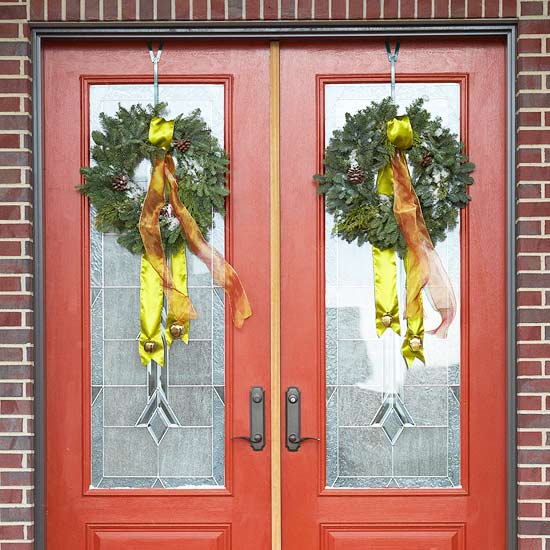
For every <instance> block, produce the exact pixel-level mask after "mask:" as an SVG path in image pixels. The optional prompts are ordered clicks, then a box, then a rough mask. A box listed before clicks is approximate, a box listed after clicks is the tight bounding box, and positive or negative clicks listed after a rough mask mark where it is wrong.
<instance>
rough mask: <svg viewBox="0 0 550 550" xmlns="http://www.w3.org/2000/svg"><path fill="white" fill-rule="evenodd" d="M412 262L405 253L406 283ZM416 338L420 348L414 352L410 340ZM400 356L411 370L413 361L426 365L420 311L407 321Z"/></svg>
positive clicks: (422, 320) (422, 318) (422, 321)
mask: <svg viewBox="0 0 550 550" xmlns="http://www.w3.org/2000/svg"><path fill="white" fill-rule="evenodd" d="M413 262H414V260H412V258H411V255H410V254H409V253H408V252H407V254H406V255H405V259H404V264H405V273H406V277H407V282H408V281H409V277H410V276H411V270H412V269H414V268H413ZM419 301H420V308H422V295H420V296H419ZM413 338H418V339H419V340H420V348H419V349H418V350H417V351H415V350H414V349H413V348H412V347H411V339H413ZM401 354H402V355H403V358H404V359H405V361H406V363H407V367H409V368H411V367H412V365H413V363H414V360H415V359H418V360H419V361H422V363H424V364H426V359H425V357H424V313H423V311H421V314H420V315H416V316H414V317H409V318H408V319H407V332H406V334H405V339H404V340H403V345H402V346H401Z"/></svg>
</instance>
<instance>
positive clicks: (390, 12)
mask: <svg viewBox="0 0 550 550" xmlns="http://www.w3.org/2000/svg"><path fill="white" fill-rule="evenodd" d="M343 3H344V2H343ZM333 5H334V3H333ZM397 7H398V0H384V19H397ZM333 9H334V8H333Z"/></svg>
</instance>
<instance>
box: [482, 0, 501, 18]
mask: <svg viewBox="0 0 550 550" xmlns="http://www.w3.org/2000/svg"><path fill="white" fill-rule="evenodd" d="M498 16H499V0H485V17H495V18H496V17H498Z"/></svg>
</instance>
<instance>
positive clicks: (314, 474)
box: [43, 40, 506, 550]
mask: <svg viewBox="0 0 550 550" xmlns="http://www.w3.org/2000/svg"><path fill="white" fill-rule="evenodd" d="M279 55H280V59H279ZM270 56H271V57H270ZM274 56H275V57H276V59H275V58H274ZM43 59H44V69H43V79H44V82H43V84H44V138H45V146H44V237H45V239H44V242H45V265H44V271H43V275H44V278H45V285H44V286H45V288H46V292H45V306H46V327H45V341H46V362H45V367H46V393H47V395H46V447H47V448H46V484H47V495H46V496H47V498H46V505H47V516H46V532H47V547H48V548H49V549H55V550H58V549H59V550H64V549H67V550H75V549H93V550H122V549H130V548H131V549H132V550H152V549H153V548H155V549H159V550H172V549H178V550H179V549H181V548H185V549H189V550H195V549H196V550H210V549H216V550H219V549H222V548H223V549H229V548H234V549H239V550H241V549H249V548H253V549H258V550H264V549H265V550H267V549H268V548H271V547H272V540H273V541H275V546H274V547H275V548H277V542H276V541H277V540H278V539H279V535H278V532H277V529H278V520H279V513H280V511H281V510H282V545H281V547H282V549H283V550H294V549H296V550H298V549H300V550H304V549H306V550H309V549H311V550H314V549H315V550H317V549H319V548H320V549H326V550H329V549H331V550H358V549H359V548H361V549H363V548H366V549H368V550H382V549H384V550H402V549H403V548H411V549H414V550H464V549H466V548H467V549H475V550H477V549H478V548H487V549H490V550H493V549H494V550H500V549H503V548H504V547H505V532H506V528H505V507H506V475H505V474H506V465H505V458H504V457H505V456H506V452H505V432H506V426H505V423H506V414H505V411H506V407H505V371H506V369H505V359H506V357H505V351H504V350H505V341H504V338H505V336H504V335H505V315H506V311H505V302H506V296H505V294H506V281H505V258H506V250H505V242H506V241H505V206H506V204H505V203H506V193H505V128H506V119H505V116H506V113H505V97H506V82H505V47H504V45H503V44H501V43H500V42H498V41H489V40H487V41H477V42H470V43H467V44H466V43H463V42H458V41H456V42H455V41H449V40H447V41H443V40H441V41H431V42H430V43H429V44H426V43H420V42H415V41H405V40H404V41H402V45H401V52H400V55H399V60H398V65H397V75H398V82H397V99H398V101H399V102H400V103H401V104H402V105H403V106H405V105H406V104H407V103H408V102H409V101H410V100H411V99H414V98H416V97H424V98H425V99H426V100H427V108H428V109H429V110H430V111H432V112H433V113H434V114H437V115H440V116H441V117H442V119H443V122H444V124H445V125H447V126H449V127H450V128H451V129H454V131H456V132H457V133H460V135H461V137H462V139H463V140H464V141H465V143H466V146H467V149H468V152H469V155H470V157H471V159H472V161H473V162H475V164H476V171H475V173H474V177H475V180H476V184H475V186H473V187H472V189H471V194H472V199H473V200H472V202H471V203H470V205H469V206H468V208H467V209H466V210H465V211H463V213H462V216H461V221H460V229H459V231H455V232H454V233H452V234H450V235H449V237H448V239H447V241H446V243H443V245H442V246H440V247H438V251H439V252H440V255H441V257H442V258H443V260H444V264H445V266H446V267H447V270H448V272H449V275H450V278H451V281H452V283H453V285H454V287H455V293H456V294H457V297H458V304H459V314H458V316H457V318H456V320H455V322H454V324H453V326H452V328H451V330H450V333H449V337H448V338H447V340H441V341H438V342H436V341H431V340H430V339H429V337H427V338H426V342H425V345H426V355H427V365H426V366H422V365H414V366H413V368H412V369H411V370H410V371H407V370H406V369H405V368H404V367H403V365H402V363H401V361H402V360H401V359H400V358H399V354H398V353H396V349H395V342H392V341H391V340H389V339H388V338H382V339H380V340H379V339H377V338H373V337H372V325H373V323H374V318H373V315H372V308H373V299H372V281H371V280H370V279H369V277H372V273H371V274H370V275H369V270H370V272H372V258H371V257H370V255H369V254H370V251H369V248H368V247H356V246H354V245H346V244H344V243H342V242H340V241H339V240H338V239H337V238H336V237H334V236H332V235H331V232H330V224H331V220H330V218H329V217H328V216H326V214H325V210H324V203H323V200H322V199H321V198H319V196H318V195H317V192H316V188H315V184H314V183H313V179H312V176H313V174H315V173H318V172H319V171H321V170H322V157H323V151H324V147H325V144H326V143H327V142H328V140H329V139H330V136H331V135H332V132H333V131H334V130H335V129H338V128H339V127H341V126H342V124H343V121H344V120H345V114H346V113H348V112H349V113H354V112H356V111H357V110H359V109H361V108H363V107H365V106H367V105H368V104H369V103H370V102H371V101H373V100H379V99H381V98H383V97H385V96H387V95H388V94H389V84H388V75H389V64H388V61H387V57H386V53H385V51H384V48H383V44H382V43H381V42H380V41H378V40H376V41H371V42H369V41H365V40H361V41H355V40H354V41H349V42H337V41H331V42H322V43H321V42H313V41H311V42H282V43H281V45H280V50H279V49H278V48H277V47H276V46H274V47H272V48H271V52H270V46H269V44H261V43H252V44H251V43H245V42H237V41H236V42H233V43H230V42H225V43H223V44H221V43H203V42H192V41H184V42H170V41H167V43H166V45H165V49H164V53H163V57H162V58H161V63H160V84H161V90H160V99H161V101H162V100H166V101H168V103H169V104H170V105H171V108H172V109H173V111H172V114H174V115H175V114H179V113H188V112H190V111H191V110H192V109H195V108H197V107H198V108H200V109H201V113H202V115H203V116H204V118H205V120H206V122H207V123H208V124H209V125H210V127H211V128H212V131H213V133H214V134H215V135H216V136H217V137H218V140H219V141H220V143H221V144H222V145H223V146H224V148H225V149H226V150H227V151H228V154H229V157H230V161H231V166H230V168H231V173H230V181H229V187H230V190H231V194H230V197H229V199H228V202H227V215H226V217H225V222H222V220H218V224H217V233H213V237H212V238H213V239H214V241H215V242H216V243H217V246H218V248H220V247H221V248H224V249H225V256H226V257H227V258H228V259H229V260H230V262H231V264H232V265H233V266H234V267H235V268H236V270H237V271H238V273H239V276H240V278H241V280H242V281H243V284H244V286H245V288H246V291H247V293H248V296H249V298H250V302H251V304H252V308H253V316H252V317H251V318H250V319H248V320H247V322H246V323H245V326H244V328H243V329H242V330H237V329H234V328H233V325H232V324H231V323H230V322H229V316H228V315H226V314H225V310H224V307H223V305H222V306H221V307H220V303H221V302H219V301H217V298H216V291H217V289H215V288H214V285H213V284H212V282H211V281H210V279H209V278H208V274H207V273H206V272H205V271H204V270H203V269H202V268H201V266H200V265H199V264H197V263H196V262H194V261H193V260H192V259H191V260H190V263H189V288H190V295H191V297H192V298H193V302H194V304H195V305H196V307H197V308H199V314H200V315H201V318H200V320H199V321H198V324H195V327H196V328H195V329H192V332H191V335H190V343H189V345H188V346H185V347H184V346H183V344H182V345H179V344H180V343H176V344H174V346H173V348H172V352H171V354H173V357H172V355H171V358H170V363H169V365H168V368H166V369H162V370H153V369H148V368H144V367H142V366H141V364H140V362H139V355H138V354H137V337H138V333H139V321H138V319H139V308H138V306H137V303H138V302H137V301H136V300H137V298H136V296H137V286H138V283H136V278H137V280H138V281H139V276H138V274H139V265H136V263H135V262H136V260H135V258H133V257H132V256H131V255H129V254H127V253H126V252H125V251H124V250H123V249H121V248H120V247H117V244H116V242H115V238H114V235H109V234H106V235H101V234H99V233H98V232H97V231H94V230H93V228H92V227H91V223H90V221H91V220H90V216H91V214H90V209H89V204H88V202H87V201H86V200H84V199H83V198H82V197H81V196H80V195H79V194H78V193H77V192H76V191H75V189H74V187H75V185H77V184H78V183H79V176H78V172H79V167H80V166H81V165H85V164H87V163H88V162H89V153H88V151H89V147H90V139H89V135H90V132H91V131H93V130H94V129H97V121H98V119H99V114H100V113H101V112H110V113H112V112H114V111H116V108H117V106H118V103H119V102H120V103H122V104H123V105H124V106H129V105H131V104H133V103H147V102H151V101H152V85H151V80H152V79H151V73H152V65H151V62H150V59H149V57H148V54H147V51H146V49H145V47H144V45H143V44H141V43H119V42H117V43H114V42H113V43H109V44H105V43H99V42H97V43H78V44H77V43H63V44H61V43H54V42H51V43H48V44H47V45H46V46H45V48H44V57H43ZM488 59H490V60H491V70H490V71H488V70H487V60H488ZM434 60H437V63H435V62H434ZM279 61H280V68H279V65H278V62H279ZM270 63H271V65H270ZM278 90H280V102H279V104H277V91H278ZM270 100H271V107H270ZM270 108H271V116H270ZM277 112H280V116H279V117H277V116H276V115H277ZM277 136H280V140H279V142H277ZM270 140H271V143H270ZM279 145H280V158H279V159H277V156H276V155H277V154H279V147H278V146H279ZM277 160H279V163H280V207H281V215H280V236H281V262H280V271H281V280H280V290H281V334H280V349H281V361H280V363H281V380H280V383H281V401H280V403H281V407H280V409H281V415H280V417H279V418H278V417H277V416H274V413H273V412H272V408H271V403H270V392H271V391H272V388H271V380H273V381H274V388H273V391H275V392H277V391H278V388H277V384H278V380H277V376H276V374H277V350H278V346H279V341H278V340H273V341H270V339H273V338H275V339H276V338H277V337H278V333H277V307H276V306H277V302H276V298H277V290H278V289H277V284H278V277H277V265H275V263H276V260H277V242H278V238H277V228H278V224H277V219H276V214H277V200H276V199H277V195H276V190H277V183H278V178H277V169H276V168H277ZM270 162H271V171H270ZM270 182H271V188H270ZM270 192H271V193H272V195H271V197H272V199H275V200H274V201H272V202H271V203H270ZM92 216H93V214H92ZM270 222H271V229H270ZM220 228H221V229H220ZM270 230H271V231H272V233H271V240H270ZM216 239H217V240H216ZM270 261H271V265H270ZM271 298H274V299H275V301H274V302H273V304H272V303H271ZM272 305H273V306H275V307H272ZM273 321H274V324H273V326H272V327H271V329H270V323H272V322H273ZM193 330H194V331H195V332H194V333H193ZM270 365H271V367H272V368H273V371H274V373H275V375H272V374H271V373H270ZM253 386H261V387H263V388H264V390H265V396H266V397H265V421H266V426H265V437H264V440H265V443H266V445H265V447H264V448H263V450H261V451H257V452H256V451H253V450H252V449H251V448H250V446H249V444H248V443H247V442H246V441H243V440H235V439H234V438H235V437H237V436H241V435H248V433H249V416H250V399H249V391H250V388H251V387H253ZM287 388H296V390H295V392H296V393H295V394H294V395H297V396H298V400H297V402H298V405H299V406H300V407H301V416H300V418H299V420H300V422H301V426H300V428H301V436H302V437H305V436H311V437H314V438H319V441H316V440H315V439H311V440H306V441H304V442H303V443H302V444H301V445H300V446H299V449H298V450H294V449H295V445H288V443H289V442H288V441H287V439H286V435H287V434H286V433H285V432H286V422H287V420H288V417H287V416H285V411H286V410H287V405H288V403H287V398H286V397H285V392H286V390H287ZM160 391H162V392H164V393H163V396H164V397H165V398H166V399H167V402H168V404H169V405H170V411H171V412H170V415H173V416H170V418H168V419H167V416H166V411H165V412H164V413H163V415H164V416H163V415H160V414H158V415H156V411H155V410H154V411H153V413H155V414H152V415H150V416H147V419H146V421H145V422H143V421H141V420H143V415H144V412H145V409H146V407H148V406H149V405H150V403H151V400H152V398H153V397H154V396H156V395H157V394H156V393H155V392H160ZM298 391H299V393H297V392H298ZM293 401H294V403H292V404H293V405H295V404H296V400H294V398H293ZM288 402H289V403H290V400H288ZM293 410H296V409H293ZM276 414H278V413H277V411H276ZM271 418H274V419H277V420H278V423H280V427H281V432H282V438H281V442H280V443H281V445H280V454H281V469H280V470H279V467H278V466H279V465H278V464H276V463H275V464H271V459H272V458H271V452H270V449H271V448H272V441H271V437H270V434H271V425H270V424H271V423H270V419H271ZM275 433H276V432H275ZM288 447H290V448H291V449H293V450H289V448H288ZM275 449H276V447H275ZM276 450H277V449H276ZM273 454H274V460H275V461H276V460H277V454H278V453H277V452H274V453H273ZM279 471H280V472H281V479H280V480H279V477H278V476H279ZM272 476H273V478H272ZM279 483H280V484H281V485H280V486H281V489H282V502H281V503H279V502H278V498H277V496H278V488H279ZM272 484H273V489H272ZM272 518H273V520H272ZM272 525H273V526H274V531H273V532H272Z"/></svg>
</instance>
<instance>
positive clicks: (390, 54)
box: [386, 40, 401, 101]
mask: <svg viewBox="0 0 550 550" xmlns="http://www.w3.org/2000/svg"><path fill="white" fill-rule="evenodd" d="M400 45H401V44H400V42H399V40H396V41H395V50H394V51H393V52H392V51H391V45H390V41H389V40H386V53H387V54H388V60H389V62H390V71H391V72H390V74H391V98H392V101H395V64H396V63H397V56H398V55H399V47H400Z"/></svg>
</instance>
